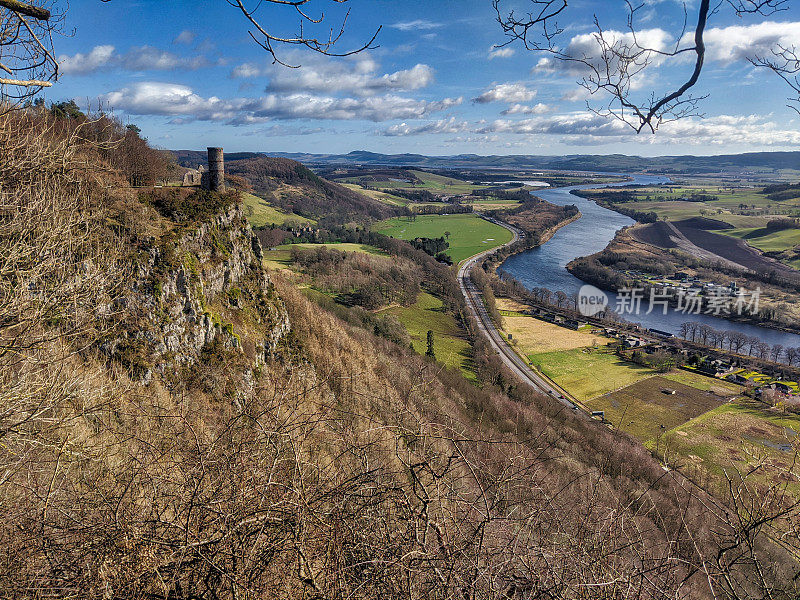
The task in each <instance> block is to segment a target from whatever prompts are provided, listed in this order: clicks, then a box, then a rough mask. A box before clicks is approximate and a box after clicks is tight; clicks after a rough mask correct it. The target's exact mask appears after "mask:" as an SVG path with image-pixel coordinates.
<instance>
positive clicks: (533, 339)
mask: <svg viewBox="0 0 800 600" xmlns="http://www.w3.org/2000/svg"><path fill="white" fill-rule="evenodd" d="M497 308H498V309H499V310H501V311H511V312H521V311H522V310H525V309H526V307H525V306H524V305H522V304H519V303H518V302H514V301H513V300H507V299H505V298H498V299H497ZM503 331H504V332H505V333H506V334H509V333H510V334H511V335H512V336H513V342H512V343H513V344H514V346H515V347H516V348H517V349H518V350H519V351H520V352H522V353H523V354H524V355H526V356H527V355H529V354H540V353H542V352H556V351H559V350H575V349H576V348H588V347H590V346H592V345H596V346H605V345H607V344H608V342H609V339H608V338H606V337H604V336H601V335H596V334H593V333H589V332H588V331H574V330H572V329H567V328H566V327H560V326H558V325H553V324H552V323H547V322H546V321H542V320H540V319H536V318H534V317H527V316H504V317H503Z"/></svg>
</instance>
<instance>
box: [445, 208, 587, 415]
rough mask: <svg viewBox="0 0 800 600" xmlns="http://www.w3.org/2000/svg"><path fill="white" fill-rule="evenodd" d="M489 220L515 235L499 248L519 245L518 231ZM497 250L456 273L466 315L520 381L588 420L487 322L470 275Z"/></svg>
mask: <svg viewBox="0 0 800 600" xmlns="http://www.w3.org/2000/svg"><path fill="white" fill-rule="evenodd" d="M489 220H490V221H492V222H493V223H496V224H497V225H500V226H502V227H505V228H506V229H508V230H509V231H510V232H511V233H512V234H513V235H514V238H513V239H512V240H511V241H510V242H508V243H507V244H504V245H503V246H500V247H499V248H502V247H504V246H510V245H511V244H513V243H514V242H516V241H518V240H519V239H520V237H522V236H524V235H525V234H524V233H523V232H521V231H520V230H519V229H516V228H515V227H512V226H510V225H508V224H507V223H503V222H501V221H496V220H494V219H489ZM499 248H493V249H492V250H487V251H485V252H481V253H480V254H476V255H475V256H472V257H470V258H468V259H466V260H465V261H464V262H463V263H462V264H461V267H460V268H459V269H458V285H459V286H460V287H461V293H462V294H463V296H464V300H466V302H467V308H468V310H469V312H470V313H471V314H472V316H473V317H474V318H475V321H476V322H477V324H478V330H479V331H480V333H481V334H482V335H484V336H485V337H486V338H487V339H488V340H489V343H490V344H491V345H492V347H493V348H494V350H495V351H496V352H497V354H498V356H500V359H501V360H502V361H503V363H504V364H505V365H506V366H507V367H508V368H509V369H510V370H511V371H512V372H513V373H514V374H516V375H517V376H518V377H519V378H520V379H521V380H522V381H524V382H525V383H527V384H528V385H530V386H531V387H533V388H534V389H535V390H537V391H539V392H541V393H543V394H546V395H548V396H551V397H552V398H555V399H556V400H558V401H559V402H561V403H562V404H563V405H564V406H566V407H567V408H569V409H572V410H575V411H576V412H579V413H580V414H582V415H584V416H588V415H586V413H585V412H584V411H583V410H580V407H579V406H578V405H577V404H575V403H574V402H573V401H571V400H570V399H569V398H567V397H566V396H565V395H564V393H563V391H562V390H560V389H558V388H557V387H556V386H554V385H553V384H552V383H550V382H549V381H547V380H546V379H545V378H544V377H542V376H541V375H540V374H539V373H537V372H536V371H535V370H533V369H532V368H531V367H530V366H529V365H528V364H527V363H526V362H525V361H524V360H523V359H522V357H520V355H519V354H517V353H516V351H515V350H514V349H513V348H511V346H509V345H508V342H506V340H505V339H503V337H502V336H501V335H500V332H499V331H497V328H496V327H495V326H494V323H492V320H491V318H489V313H488V312H487V311H486V307H485V306H484V304H483V297H482V296H481V292H480V291H479V290H478V288H477V287H476V286H475V284H474V283H472V279H471V278H470V271H471V270H472V268H473V267H474V266H475V265H476V264H478V263H479V262H481V261H482V260H483V259H485V258H486V257H487V256H489V255H491V254H494V253H495V252H497V250H498V249H499Z"/></svg>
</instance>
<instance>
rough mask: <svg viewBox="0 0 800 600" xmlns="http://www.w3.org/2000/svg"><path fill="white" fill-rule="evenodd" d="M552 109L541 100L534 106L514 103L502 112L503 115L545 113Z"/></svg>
mask: <svg viewBox="0 0 800 600" xmlns="http://www.w3.org/2000/svg"><path fill="white" fill-rule="evenodd" d="M551 110H552V109H551V108H550V107H549V106H547V104H542V103H541V102H539V103H538V104H536V105H534V106H528V105H527V104H512V105H511V106H509V107H508V108H507V109H505V110H504V111H503V112H502V113H500V114H503V115H543V114H545V113H549V112H550V111H551Z"/></svg>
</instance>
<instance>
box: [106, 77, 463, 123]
mask: <svg viewBox="0 0 800 600" xmlns="http://www.w3.org/2000/svg"><path fill="white" fill-rule="evenodd" d="M101 100H102V101H103V102H104V103H105V104H107V105H109V106H110V107H112V108H114V109H119V110H123V111H125V112H127V113H129V114H135V115H163V116H175V117H185V118H188V119H191V120H201V121H222V122H226V123H229V124H232V125H247V124H251V123H263V122H265V121H269V120H272V119H320V120H367V121H376V122H380V121H391V120H395V119H421V118H424V117H426V116H428V115H429V114H431V113H435V112H441V111H444V110H448V109H450V108H452V107H454V106H457V105H459V104H461V102H462V101H463V100H462V99H461V98H444V99H443V100H439V101H425V100H415V99H413V98H404V97H402V96H396V95H391V94H390V95H384V96H374V97H369V98H332V97H330V96H316V95H312V94H307V93H295V94H267V95H265V96H262V97H260V98H231V99H222V98H218V97H216V96H211V97H209V98H204V97H202V96H200V95H198V94H197V93H195V92H194V90H192V89H191V88H190V87H188V86H185V85H180V84H174V83H160V82H138V83H135V84H132V85H130V86H128V87H125V88H123V89H121V90H117V91H114V92H111V93H108V94H105V95H104V96H102V97H101Z"/></svg>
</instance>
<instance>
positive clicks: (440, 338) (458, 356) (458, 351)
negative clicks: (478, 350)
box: [381, 292, 475, 379]
mask: <svg viewBox="0 0 800 600" xmlns="http://www.w3.org/2000/svg"><path fill="white" fill-rule="evenodd" d="M381 314H391V315H394V316H396V317H397V318H398V320H399V321H400V322H401V323H402V324H403V326H404V327H405V328H406V331H408V334H409V335H410V336H411V341H412V344H413V345H414V350H415V351H417V352H418V353H420V354H425V351H426V350H427V336H428V330H431V331H433V336H434V344H433V347H434V351H435V353H436V359H437V360H438V361H440V362H442V363H444V364H445V365H447V366H448V367H452V368H456V369H461V371H462V372H463V373H464V375H465V376H466V377H467V378H468V379H475V375H474V373H473V372H472V371H471V369H470V365H469V360H470V346H469V344H468V343H467V340H466V339H464V337H463V335H462V332H461V330H460V328H459V327H458V323H457V322H456V320H455V319H454V318H453V317H452V316H450V315H448V314H447V313H445V312H444V310H443V309H442V302H441V300H439V299H438V298H435V297H434V296H431V295H430V294H428V293H426V292H422V293H421V294H420V295H419V299H418V300H417V302H416V304H414V305H412V306H407V307H405V306H393V307H390V308H387V309H384V310H383V311H381Z"/></svg>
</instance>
